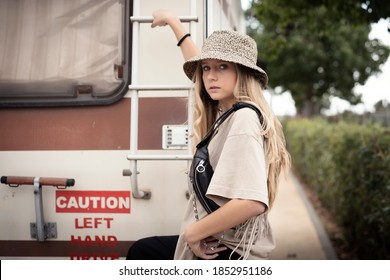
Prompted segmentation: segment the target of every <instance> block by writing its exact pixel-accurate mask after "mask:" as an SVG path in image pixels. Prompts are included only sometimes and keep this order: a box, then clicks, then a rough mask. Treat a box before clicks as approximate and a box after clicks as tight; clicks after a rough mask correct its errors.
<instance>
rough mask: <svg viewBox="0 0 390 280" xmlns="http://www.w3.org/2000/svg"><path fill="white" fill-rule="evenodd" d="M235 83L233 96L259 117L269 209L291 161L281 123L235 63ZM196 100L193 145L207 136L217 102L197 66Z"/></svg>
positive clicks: (250, 74) (260, 91) (259, 88)
mask: <svg viewBox="0 0 390 280" xmlns="http://www.w3.org/2000/svg"><path fill="white" fill-rule="evenodd" d="M235 66H236V71H237V82H236V86H235V89H234V93H233V94H234V97H235V99H236V101H237V102H246V103H250V104H252V105H254V106H256V107H257V108H258V109H259V110H260V112H261V114H262V116H263V122H262V124H261V125H262V129H263V130H262V131H259V133H260V134H261V135H262V136H263V137H264V144H265V160H266V163H267V164H268V178H267V184H268V199H269V202H268V203H269V207H270V208H271V207H272V205H273V203H274V201H275V197H276V193H277V189H278V183H279V176H280V173H281V171H282V170H284V171H285V174H286V173H287V172H288V170H289V168H290V165H291V159H290V154H289V153H288V151H287V149H286V142H285V138H284V134H283V128H282V124H281V123H280V121H279V120H278V118H277V117H276V116H275V115H274V113H273V112H272V110H271V108H270V106H269V104H268V102H267V100H266V99H265V97H264V94H263V89H262V86H261V84H260V83H259V81H258V80H257V79H256V78H255V75H253V70H251V69H249V68H247V67H244V66H242V65H240V64H235ZM194 81H195V100H194V129H193V138H194V139H193V143H194V145H196V144H197V143H199V142H200V140H201V139H202V138H203V137H204V136H205V135H206V133H207V131H208V130H209V129H210V128H211V126H212V124H213V123H214V121H215V120H216V118H217V112H218V101H215V100H212V99H211V98H210V97H209V95H208V94H207V92H206V89H205V87H204V84H203V80H202V69H201V67H200V63H198V67H197V70H196V74H195V78H194ZM194 149H195V147H194Z"/></svg>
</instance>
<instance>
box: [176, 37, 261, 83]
mask: <svg viewBox="0 0 390 280" xmlns="http://www.w3.org/2000/svg"><path fill="white" fill-rule="evenodd" d="M203 59H218V60H223V61H228V62H234V63H238V64H241V65H243V66H245V67H247V68H249V69H251V70H253V74H254V75H255V77H256V78H257V79H258V80H259V82H260V83H261V84H262V86H263V87H266V85H267V82H268V76H267V73H266V72H265V71H264V70H263V69H261V68H260V67H258V66H257V65H256V62H257V45H256V42H255V40H253V39H252V38H251V37H249V36H248V35H245V34H242V33H239V32H237V31H230V30H221V31H214V32H213V33H212V34H211V35H210V36H209V37H208V38H207V39H206V40H205V42H204V44H203V46H202V51H201V53H200V54H199V55H197V56H195V57H193V58H190V59H189V60H187V61H186V62H185V63H184V65H183V69H184V73H185V74H186V75H187V77H188V78H189V79H190V80H192V79H193V77H194V74H195V71H196V67H197V64H198V62H199V61H201V60H203Z"/></svg>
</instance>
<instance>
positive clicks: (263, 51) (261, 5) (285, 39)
mask: <svg viewBox="0 0 390 280" xmlns="http://www.w3.org/2000/svg"><path fill="white" fill-rule="evenodd" d="M325 2H326V3H325ZM341 2H343V1H341ZM356 2H359V1H352V0H349V1H347V2H346V3H347V4H349V5H351V7H352V6H353V5H352V4H353V3H356ZM343 3H344V2H343ZM325 4H326V5H325ZM331 4H332V5H333V6H331ZM347 4H345V7H350V6H348V5H347ZM340 6H343V5H342V4H340V3H339V1H336V0H328V1H326V0H323V1H321V0H316V1H308V0H307V1H304V0H262V1H252V6H251V9H250V14H251V16H250V21H249V22H250V25H249V30H248V33H249V34H250V35H251V36H252V37H253V38H255V40H256V41H257V42H258V47H259V57H260V59H263V60H264V61H262V62H263V63H265V67H266V68H267V69H266V70H267V71H268V72H269V73H270V82H269V84H270V86H271V87H273V88H279V89H281V90H279V92H283V91H290V92H291V94H292V97H293V99H294V101H295V105H296V108H297V112H298V114H300V115H303V116H312V115H315V114H319V113H320V111H321V109H324V108H329V105H330V101H329V100H330V99H329V98H330V97H331V96H338V97H340V98H341V99H344V100H347V101H349V102H350V103H351V104H358V103H359V102H361V96H360V95H359V94H358V93H355V92H353V88H354V87H355V85H357V84H364V82H365V81H366V80H367V78H368V77H369V76H371V75H372V74H375V73H378V72H380V69H379V67H380V65H381V64H383V63H384V62H385V61H386V60H387V58H388V56H389V51H390V49H389V48H388V47H386V46H384V45H383V44H381V43H380V42H379V41H378V40H369V39H368V34H369V32H370V24H369V20H368V19H367V18H364V19H362V20H361V22H358V21H357V15H358V14H359V13H361V11H360V10H359V9H357V8H355V9H354V10H352V9H351V15H350V16H349V17H346V18H344V17H343V15H344V12H343V10H342V9H341V8H340ZM355 6H356V5H355ZM357 7H358V6H357ZM355 13H356V16H352V15H354V14H355Z"/></svg>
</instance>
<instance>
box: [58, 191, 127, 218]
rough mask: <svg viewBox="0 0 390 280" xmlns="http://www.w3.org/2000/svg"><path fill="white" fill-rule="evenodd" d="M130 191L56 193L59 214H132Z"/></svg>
mask: <svg viewBox="0 0 390 280" xmlns="http://www.w3.org/2000/svg"><path fill="white" fill-rule="evenodd" d="M130 201H131V199H130V191H66V190H57V191H56V212H57V213H126V214H129V213H130Z"/></svg>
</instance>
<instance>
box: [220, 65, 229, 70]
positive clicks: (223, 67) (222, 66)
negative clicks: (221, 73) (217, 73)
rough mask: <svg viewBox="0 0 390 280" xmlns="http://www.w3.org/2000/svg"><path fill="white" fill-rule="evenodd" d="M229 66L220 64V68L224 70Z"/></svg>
mask: <svg viewBox="0 0 390 280" xmlns="http://www.w3.org/2000/svg"><path fill="white" fill-rule="evenodd" d="M227 68H228V65H227V64H220V65H219V69H221V70H224V69H227Z"/></svg>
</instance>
